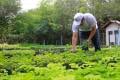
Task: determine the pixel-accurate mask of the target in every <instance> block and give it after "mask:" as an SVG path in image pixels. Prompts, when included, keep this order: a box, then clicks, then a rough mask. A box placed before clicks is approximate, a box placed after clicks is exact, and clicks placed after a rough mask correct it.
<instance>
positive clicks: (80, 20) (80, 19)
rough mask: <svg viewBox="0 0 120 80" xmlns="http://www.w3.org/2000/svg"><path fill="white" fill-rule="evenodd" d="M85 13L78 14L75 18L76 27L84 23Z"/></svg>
mask: <svg viewBox="0 0 120 80" xmlns="http://www.w3.org/2000/svg"><path fill="white" fill-rule="evenodd" d="M83 16H84V14H83V13H76V14H75V16H74V22H73V24H74V25H80V24H81V23H82V22H83Z"/></svg>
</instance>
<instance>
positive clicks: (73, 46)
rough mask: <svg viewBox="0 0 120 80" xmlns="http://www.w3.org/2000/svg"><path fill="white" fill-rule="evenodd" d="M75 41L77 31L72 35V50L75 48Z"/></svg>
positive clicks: (76, 39)
mask: <svg viewBox="0 0 120 80" xmlns="http://www.w3.org/2000/svg"><path fill="white" fill-rule="evenodd" d="M77 41H78V32H73V35H72V51H75V50H76V45H77Z"/></svg>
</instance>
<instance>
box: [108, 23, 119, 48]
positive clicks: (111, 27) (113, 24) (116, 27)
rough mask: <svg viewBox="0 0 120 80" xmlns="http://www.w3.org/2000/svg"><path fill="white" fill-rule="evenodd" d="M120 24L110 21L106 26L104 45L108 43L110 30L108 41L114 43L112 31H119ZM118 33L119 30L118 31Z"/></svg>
mask: <svg viewBox="0 0 120 80" xmlns="http://www.w3.org/2000/svg"><path fill="white" fill-rule="evenodd" d="M119 28H120V26H119V25H118V24H116V23H111V24H110V25H109V26H108V27H107V28H106V45H107V46H108V45H109V31H112V32H113V34H112V35H111V36H110V42H114V43H115V34H114V31H115V30H119V31H120V29H119ZM119 33H120V32H119Z"/></svg>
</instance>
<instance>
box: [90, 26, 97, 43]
mask: <svg viewBox="0 0 120 80" xmlns="http://www.w3.org/2000/svg"><path fill="white" fill-rule="evenodd" d="M95 33H96V25H94V26H93V27H92V30H91V32H90V35H89V37H88V41H91V39H92V38H93V36H94V35H95Z"/></svg>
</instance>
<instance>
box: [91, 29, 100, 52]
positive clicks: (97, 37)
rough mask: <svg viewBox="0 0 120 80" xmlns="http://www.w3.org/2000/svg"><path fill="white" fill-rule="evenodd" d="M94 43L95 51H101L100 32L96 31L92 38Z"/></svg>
mask: <svg viewBox="0 0 120 80" xmlns="http://www.w3.org/2000/svg"><path fill="white" fill-rule="evenodd" d="M92 43H93V45H94V47H95V51H100V50H101V48H100V35H99V30H98V29H97V30H96V33H95V35H94V37H93V38H92Z"/></svg>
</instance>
